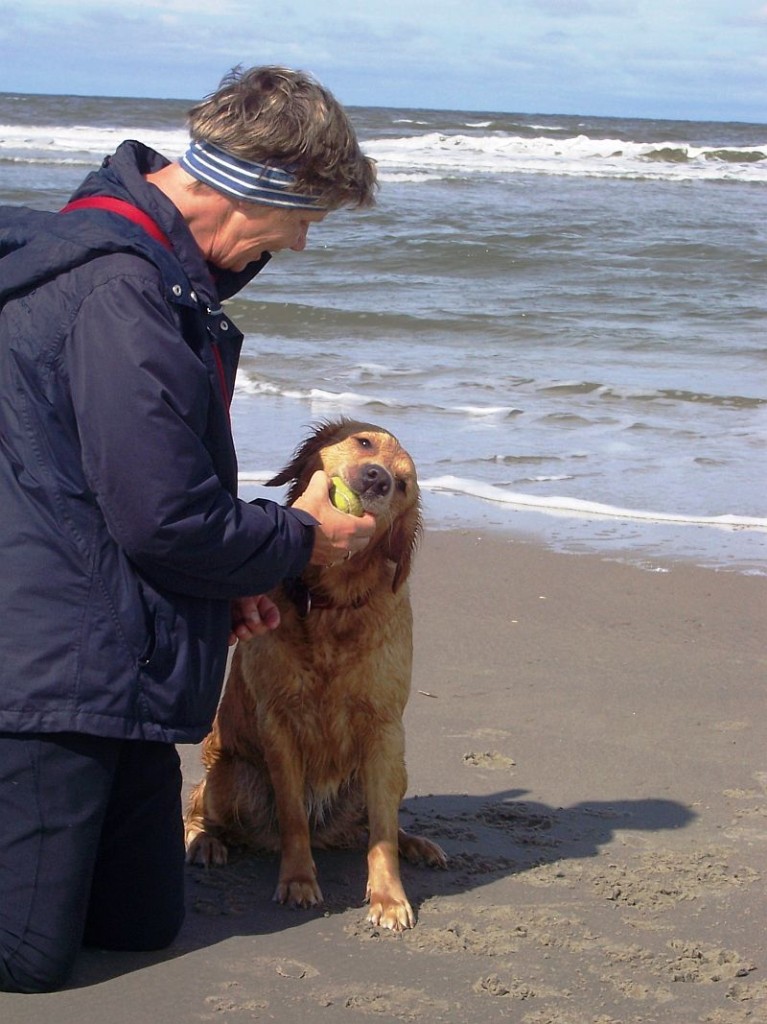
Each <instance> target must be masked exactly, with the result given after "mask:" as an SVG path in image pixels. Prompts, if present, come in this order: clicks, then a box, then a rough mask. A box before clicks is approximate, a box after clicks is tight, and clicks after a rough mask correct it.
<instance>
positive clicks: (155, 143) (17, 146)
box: [0, 124, 189, 163]
mask: <svg viewBox="0 0 767 1024" xmlns="http://www.w3.org/2000/svg"><path fill="white" fill-rule="evenodd" d="M136 138H137V139H140V141H141V142H143V143H145V145H147V146H151V148H152V149H156V150H158V151H159V152H160V153H163V154H164V155H165V156H168V157H171V158H175V157H177V156H180V155H181V154H182V153H183V152H184V150H185V149H186V147H187V145H188V143H189V134H188V132H187V131H186V130H177V129H170V130H166V129H158V128H152V129H143V128H136V127H132V128H122V127H113V128H105V127H100V126H91V125H15V124H0V157H4V158H6V159H7V158H9V157H11V156H12V157H14V158H15V159H16V160H24V159H28V160H29V161H30V162H32V161H39V160H40V159H44V160H47V161H49V162H53V163H55V162H62V163H64V162H70V161H71V155H72V154H73V153H78V154H88V155H90V156H91V157H92V158H100V157H101V156H103V155H104V154H106V153H112V152H114V150H115V149H116V148H117V146H118V145H119V144H120V143H121V142H122V141H123V139H136Z"/></svg>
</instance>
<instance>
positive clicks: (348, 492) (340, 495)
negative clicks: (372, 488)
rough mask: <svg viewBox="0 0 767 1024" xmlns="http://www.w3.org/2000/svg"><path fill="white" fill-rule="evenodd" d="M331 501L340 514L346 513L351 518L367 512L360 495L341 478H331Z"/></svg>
mask: <svg viewBox="0 0 767 1024" xmlns="http://www.w3.org/2000/svg"><path fill="white" fill-rule="evenodd" d="M330 500H331V502H332V504H333V505H334V507H335V508H337V509H338V511H339V512H345V513H346V514H347V515H350V516H361V515H362V514H363V512H364V511H365V509H364V507H363V505H362V501H361V500H360V496H359V494H357V493H356V492H355V491H353V490H352V489H351V487H349V485H348V484H347V483H346V482H345V481H344V480H342V479H341V477H340V476H333V477H331V478H330Z"/></svg>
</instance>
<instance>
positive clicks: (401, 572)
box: [388, 500, 421, 594]
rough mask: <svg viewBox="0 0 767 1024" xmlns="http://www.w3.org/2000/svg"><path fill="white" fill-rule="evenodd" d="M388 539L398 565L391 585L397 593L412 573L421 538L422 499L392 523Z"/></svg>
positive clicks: (393, 560) (391, 552) (389, 554)
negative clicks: (414, 557)
mask: <svg viewBox="0 0 767 1024" xmlns="http://www.w3.org/2000/svg"><path fill="white" fill-rule="evenodd" d="M388 539H389V550H388V556H389V558H390V559H391V560H392V562H394V563H395V565H396V568H395V570H394V579H393V580H392V585H391V588H392V591H393V592H394V593H395V594H396V593H397V591H398V590H399V588H400V587H401V586H402V584H403V583H404V582H405V580H406V579H407V578H408V576H409V575H410V570H411V568H412V566H413V556H414V555H415V553H416V550H417V548H418V542H419V541H420V539H421V503H420V500H419V501H418V502H417V503H416V504H415V505H413V507H412V508H411V509H408V511H407V512H405V514H404V515H402V516H399V518H398V519H397V520H396V522H394V523H392V527H391V530H390V531H389V535H388Z"/></svg>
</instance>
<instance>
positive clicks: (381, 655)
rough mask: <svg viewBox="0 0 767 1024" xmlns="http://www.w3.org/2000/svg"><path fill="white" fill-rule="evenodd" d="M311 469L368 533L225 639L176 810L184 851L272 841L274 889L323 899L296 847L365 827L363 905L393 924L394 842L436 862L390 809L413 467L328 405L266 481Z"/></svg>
mask: <svg viewBox="0 0 767 1024" xmlns="http://www.w3.org/2000/svg"><path fill="white" fill-rule="evenodd" d="M318 469H323V470H324V471H325V472H326V473H327V474H328V476H339V477H341V479H342V480H343V481H344V482H345V483H346V484H347V485H348V486H349V487H350V488H351V490H353V491H355V492H356V493H357V494H359V496H360V498H361V500H362V504H363V506H364V508H365V510H366V511H368V512H370V513H372V514H373V515H374V516H375V518H376V523H377V525H376V530H375V533H374V535H373V538H372V540H371V541H370V543H369V544H368V546H367V547H366V548H365V549H364V550H363V551H362V552H360V553H359V554H357V555H355V557H354V558H353V559H351V560H349V561H346V562H340V563H338V564H337V565H334V566H332V567H318V566H309V567H307V569H306V570H305V571H304V574H303V576H302V578H301V579H300V580H294V581H287V582H286V583H284V584H283V585H282V586H281V587H279V588H278V589H277V590H276V591H275V592H273V593H272V595H271V596H272V598H273V599H274V600H275V602H276V603H277V605H278V606H279V609H280V614H281V618H282V621H281V624H280V626H279V628H278V629H276V630H274V631H273V632H271V633H269V634H268V635H267V636H265V637H262V638H258V639H256V640H253V641H251V642H250V643H248V644H240V645H239V647H238V649H237V651H236V652H235V655H234V659H233V663H232V669H231V672H230V675H229V679H228V682H227V685H226V690H225V693H224V697H223V699H222V702H221V705H220V708H219V711H218V714H217V716H216V721H215V723H214V726H213V730H212V732H211V733H210V735H209V736H208V737H207V739H206V740H205V742H204V745H203V764H204V766H205V768H206V774H205V777H204V778H203V780H202V782H200V783H199V785H198V786H197V787H196V788H195V790H194V791H193V793H192V796H191V798H190V803H189V807H188V810H187V815H186V839H187V860H188V861H190V862H196V863H202V864H206V865H210V864H223V863H225V862H226V859H227V848H228V847H229V846H234V847H247V848H250V849H256V850H279V851H280V869H279V879H278V882H277V888H276V890H275V893H274V899H275V900H277V901H278V902H280V903H287V904H290V905H292V906H299V907H309V906H315V905H317V904H319V903H321V902H322V892H321V890H320V886H319V884H318V881H317V871H316V867H315V864H314V860H313V857H312V852H311V847H312V846H314V847H317V848H331V847H341V848H344V847H345V848H350V847H356V846H359V845H360V844H362V845H364V843H365V840H366V839H367V866H368V882H367V892H366V899H367V901H368V903H369V912H368V920H369V921H370V922H371V923H373V924H374V925H378V926H381V927H385V928H391V929H393V930H395V931H399V930H402V929H405V928H411V927H412V926H413V925H414V923H415V916H414V913H413V910H412V908H411V906H410V903H409V902H408V899H407V896H406V895H405V891H404V889H403V887H402V882H401V878H400V870H399V855H402V856H403V857H405V858H407V859H408V860H412V861H423V862H426V863H427V864H430V865H432V866H435V867H445V865H446V858H445V854H444V852H443V851H442V850H441V849H440V847H439V846H437V845H436V844H435V843H432V842H431V841H429V840H428V839H424V838H422V837H419V836H414V835H409V834H408V833H406V832H404V831H403V830H402V829H401V828H399V824H398V813H399V806H400V803H401V801H402V798H403V796H404V794H405V789H406V786H407V776H406V771H405V758H404V754H405V740H404V729H403V724H402V714H403V711H404V708H405V704H406V702H407V699H408V695H409V692H410V676H411V667H412V613H411V606H410V599H409V595H408V587H407V578H408V576H409V574H410V570H411V565H412V560H413V555H414V553H415V550H416V547H417V543H418V538H419V535H420V530H421V518H420V497H419V492H418V482H417V478H416V470H415V467H414V465H413V461H412V459H411V458H410V456H409V455H408V453H407V452H406V451H405V450H404V449H403V448H402V447H401V446H400V444H399V442H398V441H397V440H396V438H394V437H393V436H392V435H391V434H390V433H388V431H386V430H383V429H382V428H381V427H377V426H374V425H372V424H369V423H356V422H352V421H349V420H342V421H338V422H332V423H325V424H323V425H321V426H320V427H318V428H317V430H316V431H315V432H314V433H313V434H312V436H311V437H309V438H308V439H307V440H306V441H305V442H304V443H303V444H302V445H301V446H300V447H299V448H298V449H297V451H296V453H295V455H294V457H293V459H292V461H291V462H290V464H289V465H288V466H287V467H286V468H285V469H284V470H283V471H282V472H281V473H279V474H278V475H277V476H276V477H275V478H274V479H273V480H271V481H270V483H271V484H275V485H281V484H289V490H288V495H287V501H288V504H290V503H291V502H292V501H294V500H295V499H296V498H297V497H298V495H299V494H301V493H302V491H303V489H304V488H305V487H306V485H307V484H308V482H309V479H310V478H311V476H312V474H313V473H314V472H315V471H316V470H318Z"/></svg>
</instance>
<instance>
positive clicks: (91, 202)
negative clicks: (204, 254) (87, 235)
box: [60, 196, 173, 250]
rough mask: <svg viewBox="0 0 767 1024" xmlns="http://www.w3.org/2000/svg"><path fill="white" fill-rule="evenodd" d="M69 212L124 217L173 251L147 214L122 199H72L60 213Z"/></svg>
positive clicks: (166, 237) (110, 197) (160, 230)
mask: <svg viewBox="0 0 767 1024" xmlns="http://www.w3.org/2000/svg"><path fill="white" fill-rule="evenodd" d="M70 210H109V212H110V213H119V214H120V216H121V217H126V218H127V219H128V220H132V221H133V223H134V224H138V225H139V226H140V227H142V228H143V229H144V231H146V233H147V234H148V235H151V236H152V238H154V240H155V241H156V242H159V243H160V245H164V246H165V248H166V249H169V250H172V249H173V246H172V245H171V244H170V241H169V239H168V236H167V235H166V234H165V232H164V231H163V230H162V229H161V228H160V227H159V226H158V225H157V224H156V223H155V222H154V221H153V220H152V218H151V217H150V216H149V214H146V213H144V211H143V210H139V208H138V207H137V206H134V205H133V203H126V202H125V200H124V199H115V198H113V197H112V196H89V197H88V198H86V199H73V200H72V202H71V203H67V205H66V206H65V207H64V208H63V209H62V210H61V211H60V212H61V213H69V211H70Z"/></svg>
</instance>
